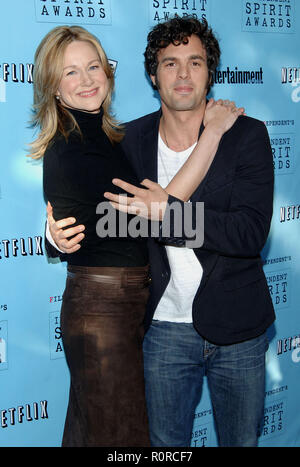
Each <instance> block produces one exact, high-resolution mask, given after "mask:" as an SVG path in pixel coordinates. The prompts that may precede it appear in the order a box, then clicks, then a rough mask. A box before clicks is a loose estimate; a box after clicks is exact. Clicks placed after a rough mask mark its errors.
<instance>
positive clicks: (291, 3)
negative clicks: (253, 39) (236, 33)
mask: <svg viewBox="0 0 300 467" xmlns="http://www.w3.org/2000/svg"><path fill="white" fill-rule="evenodd" d="M242 9H243V10H242V31H244V32H271V33H272V32H273V33H274V32H275V33H285V34H288V33H293V32H295V0H243V4H242Z"/></svg>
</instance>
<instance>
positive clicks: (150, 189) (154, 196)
mask: <svg viewBox="0 0 300 467" xmlns="http://www.w3.org/2000/svg"><path fill="white" fill-rule="evenodd" d="M112 182H113V184H114V185H116V186H118V187H120V188H122V189H123V190H124V191H127V193H130V194H131V195H133V196H130V197H129V196H124V195H116V194H113V193H109V192H106V193H104V197H105V198H107V199H109V200H110V201H111V204H112V206H113V207H114V208H116V209H118V210H119V211H122V212H127V213H128V214H133V215H136V216H140V217H144V218H146V219H151V220H155V221H159V220H162V219H163V216H164V213H165V210H166V205H167V201H168V193H167V192H166V191H165V190H164V189H163V188H162V187H161V186H160V185H159V184H158V183H155V182H152V181H151V180H148V179H145V180H143V181H142V182H141V185H143V186H145V187H146V188H145V189H144V188H138V187H136V186H135V185H131V184H130V183H127V182H124V181H123V180H120V179H117V178H115V179H113V181H112Z"/></svg>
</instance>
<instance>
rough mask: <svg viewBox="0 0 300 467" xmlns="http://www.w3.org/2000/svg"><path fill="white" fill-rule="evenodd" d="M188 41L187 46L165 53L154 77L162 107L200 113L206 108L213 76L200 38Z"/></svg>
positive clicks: (193, 37) (182, 45) (180, 46)
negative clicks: (209, 82)
mask: <svg viewBox="0 0 300 467" xmlns="http://www.w3.org/2000/svg"><path fill="white" fill-rule="evenodd" d="M188 40H189V41H188V43H187V44H180V45H177V46H176V45H173V44H170V45H168V47H166V48H165V49H161V50H160V51H159V52H158V55H157V58H158V67H157V72H156V75H155V76H151V80H152V82H153V84H154V85H156V87H157V88H158V91H159V94H160V98H161V102H162V107H164V106H166V107H167V108H168V109H169V110H177V111H187V110H198V109H200V108H201V107H203V106H204V105H205V101H206V93H207V85H208V76H209V73H208V68H207V60H206V51H205V49H204V47H203V45H202V43H201V41H200V39H199V38H198V37H197V36H195V35H192V36H190V37H189V38H188Z"/></svg>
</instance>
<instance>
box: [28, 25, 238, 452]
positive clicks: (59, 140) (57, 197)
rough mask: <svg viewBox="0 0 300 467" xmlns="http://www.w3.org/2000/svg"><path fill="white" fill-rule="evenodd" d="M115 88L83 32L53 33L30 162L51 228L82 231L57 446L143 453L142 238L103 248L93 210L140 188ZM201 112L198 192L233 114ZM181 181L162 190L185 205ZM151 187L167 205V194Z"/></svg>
mask: <svg viewBox="0 0 300 467" xmlns="http://www.w3.org/2000/svg"><path fill="white" fill-rule="evenodd" d="M113 87H114V80H113V74H112V71H111V69H110V66H109V64H108V61H107V58H106V55H105V52H104V51H103V49H102V47H101V45H100V43H99V41H98V40H97V39H96V38H95V37H94V36H93V35H91V34H90V33H89V32H87V31H86V30H85V29H83V28H81V27H78V26H72V27H67V26H59V27H57V28H55V29H53V30H52V31H50V32H49V33H48V34H47V35H46V37H45V38H44V39H43V40H42V42H41V44H40V45H39V47H38V49H37V51H36V55H35V75H34V111H35V117H34V122H35V124H36V125H37V126H38V127H39V128H40V132H39V135H38V137H37V139H36V140H35V141H34V142H33V143H32V152H31V157H33V158H41V157H43V163H44V191H45V196H46V198H47V199H48V200H49V201H50V202H51V204H52V206H53V214H54V218H55V219H56V220H58V219H62V218H65V217H67V216H68V217H69V216H72V217H74V218H76V220H77V223H78V224H84V225H85V236H84V239H83V241H82V243H81V247H80V249H77V251H76V252H74V253H73V254H70V255H67V262H68V276H67V282H66V288H65V292H64V296H63V304H62V309H61V327H62V335H63V344H64V350H65V355H66V359H67V363H68V366H69V369H70V375H71V387H70V398H69V405H68V411H67V417H66V422H65V428H64V435H63V441H62V445H63V446H80V447H87V446H88V447H92V446H149V437H148V426H147V415H146V408H145V397H144V379H143V359H142V339H143V318H144V313H145V305H146V301H147V298H148V287H147V286H148V282H149V280H148V250H147V244H146V240H145V239H143V238H139V239H135V238H130V237H126V238H118V237H117V238H113V237H112V238H102V239H101V238H99V237H98V236H97V233H96V224H97V221H98V219H99V216H98V215H97V214H96V207H97V205H98V204H99V203H100V202H101V201H105V198H104V196H103V195H104V193H105V192H111V193H115V194H118V193H121V192H122V190H121V189H120V188H118V187H117V186H115V185H113V184H112V179H114V178H119V179H123V180H126V181H128V182H129V183H131V184H133V185H136V184H137V183H138V180H137V179H136V175H135V173H134V172H133V170H132V168H131V166H130V164H129V162H128V160H127V158H126V156H125V154H124V153H123V151H122V148H121V145H120V144H119V142H120V141H121V140H122V137H123V130H122V128H121V127H120V126H119V125H118V124H117V122H116V121H115V120H114V119H113V118H112V116H111V114H110V102H111V96H112V92H113ZM208 107H209V108H210V111H211V113H210V114H207V121H209V124H208V125H207V129H206V130H205V132H204V133H203V136H202V137H201V138H200V140H199V143H198V145H197V146H196V150H195V151H194V153H193V154H192V155H191V156H190V157H191V159H190V162H192V163H193V164H192V165H191V173H193V177H194V179H195V180H196V181H197V184H198V183H199V180H201V179H202V178H203V176H204V175H205V173H206V172H207V170H208V168H209V166H210V164H211V161H212V160H213V157H214V155H215V152H216V149H217V146H218V143H219V141H220V138H221V135H222V134H223V133H224V132H225V131H226V129H228V128H229V127H230V126H231V125H232V124H233V123H234V121H235V120H236V118H237V117H238V115H239V114H240V113H241V112H240V111H239V110H236V111H235V107H234V106H230V105H229V106H228V105H226V106H225V105H217V104H216V103H211V104H210V105H209V106H208ZM232 110H234V111H233V112H232ZM224 122H225V123H224ZM216 130H217V131H216ZM200 152H201V154H202V157H201V158H199V154H198V153H200ZM197 156H198V157H197ZM187 170H189V167H188V166H185V167H184V170H183V172H184V175H185V177H186V171H187ZM176 177H177V178H176ZM185 177H184V182H180V173H179V174H178V176H175V177H174V179H173V180H172V181H171V183H170V184H169V186H171V187H173V188H172V194H173V195H174V196H179V195H180V196H181V197H182V193H183V192H184V194H185V195H186V196H187V199H188V197H189V196H190V195H191V193H192V192H193V190H194V188H193V187H194V185H193V179H192V177H191V183H190V184H189V186H188V187H186V178H185ZM195 180H194V181H195ZM174 181H175V182H174ZM182 185H183V186H182ZM195 186H196V184H195ZM157 187H158V192H159V195H160V201H165V200H166V198H167V196H168V191H165V190H163V189H161V188H160V187H159V185H157ZM176 187H178V190H179V189H180V190H181V191H178V190H177V189H176ZM166 190H168V187H167V189H166Z"/></svg>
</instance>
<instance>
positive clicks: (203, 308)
mask: <svg viewBox="0 0 300 467" xmlns="http://www.w3.org/2000/svg"><path fill="white" fill-rule="evenodd" d="M160 115H161V112H160V111H158V112H154V113H152V114H149V115H146V116H144V117H142V118H139V119H137V120H134V121H132V122H130V123H128V124H127V125H126V136H125V138H124V141H123V143H122V145H123V147H124V150H125V152H126V154H127V156H128V158H129V160H130V162H131V163H132V165H133V167H134V169H135V171H136V173H137V175H138V177H139V179H140V180H143V179H144V178H148V179H150V180H153V181H155V182H157V149H158V127H159V120H160ZM201 131H203V127H202V128H201V129H200V133H201ZM273 184H274V175H273V159H272V151H271V146H270V141H269V137H268V133H267V130H266V128H265V125H264V124H263V123H262V122H260V121H258V120H255V119H253V118H250V117H246V116H243V117H239V118H238V120H237V122H236V123H235V124H234V126H233V127H232V128H231V129H230V130H229V131H228V132H227V133H226V134H225V135H224V136H223V138H222V140H221V142H220V145H219V149H218V152H217V154H216V156H215V158H214V161H213V163H212V165H211V167H210V169H209V171H208V173H207V175H206V177H205V179H204V180H203V182H202V183H201V184H200V185H199V186H198V188H197V189H196V191H195V193H194V194H193V195H192V197H191V203H192V206H193V212H194V213H195V209H196V208H195V203H196V202H197V201H198V202H199V201H201V202H204V243H203V245H202V247H200V248H195V249H194V252H195V255H196V257H197V258H198V260H199V261H200V263H201V265H202V268H203V278H202V281H201V283H200V284H199V288H198V291H197V293H196V296H195V299H194V302H193V322H194V326H195V328H196V329H197V331H198V332H199V334H200V335H201V336H203V337H204V338H206V339H207V340H208V341H211V342H212V343H216V344H220V345H225V344H232V343H236V342H241V341H243V340H246V339H250V338H253V337H256V336H258V335H259V334H262V333H263V332H264V331H265V330H266V329H267V327H268V326H269V325H270V324H271V323H272V322H273V321H274V319H275V315H274V309H273V305H272V300H271V297H270V294H269V290H268V286H267V282H266V278H265V275H264V272H263V268H262V261H261V258H260V251H261V249H262V248H263V246H264V244H265V242H266V240H267V236H268V233H269V228H270V223H271V218H272V205H273ZM174 200H176V199H175V198H173V197H172V196H169V204H171V203H172V201H174ZM194 215H195V214H194ZM182 222H183V220H182ZM185 240H186V238H185V237H184V235H182V237H181V238H175V237H174V236H173V234H172V229H171V232H170V236H169V237H168V238H164V239H154V238H151V239H149V257H150V267H151V277H152V282H151V286H150V287H151V291H150V299H149V302H148V307H147V313H146V319H145V325H146V328H147V327H148V326H149V325H150V323H151V320H152V316H153V313H154V311H155V308H156V306H157V304H158V302H159V300H160V298H161V296H162V295H163V293H164V290H165V289H166V287H167V284H168V282H169V279H170V267H169V263H168V259H167V254H166V251H165V248H164V242H166V243H169V244H175V245H176V244H183V243H184V242H185Z"/></svg>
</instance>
